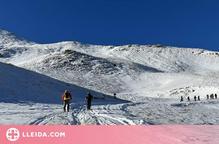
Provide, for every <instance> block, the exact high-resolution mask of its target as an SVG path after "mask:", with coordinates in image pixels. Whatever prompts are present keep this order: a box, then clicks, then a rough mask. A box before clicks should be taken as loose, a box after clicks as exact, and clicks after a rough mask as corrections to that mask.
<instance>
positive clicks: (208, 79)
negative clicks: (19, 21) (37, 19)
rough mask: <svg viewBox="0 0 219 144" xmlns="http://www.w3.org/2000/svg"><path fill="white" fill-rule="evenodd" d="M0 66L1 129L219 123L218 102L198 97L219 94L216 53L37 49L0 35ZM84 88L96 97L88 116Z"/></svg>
mask: <svg viewBox="0 0 219 144" xmlns="http://www.w3.org/2000/svg"><path fill="white" fill-rule="evenodd" d="M0 62H1V63H0V89H1V97H0V108H1V110H0V113H1V115H2V117H1V120H0V123H1V124H41V125H45V124H70V125H72V124H74V125H77V124H100V125H105V124H106V125H114V124H122V125H136V124H145V125H151V124H153V125H154V124H219V117H218V115H219V111H218V109H219V101H218V100H217V99H211V100H207V99H206V95H207V94H219V79H218V78H219V53H218V52H214V51H207V50H204V49H194V48H176V47H170V46H162V45H124V46H103V45H89V44H81V43H79V42H71V41H68V42H59V43H53V44H37V43H34V42H30V41H27V40H25V39H21V38H18V37H16V36H15V35H14V34H12V33H10V32H7V31H4V30H0ZM65 89H68V90H69V91H70V92H71V93H72V94H73V101H72V104H71V112H69V113H63V112H62V105H61V100H60V96H61V95H62V93H63V92H64V90H65ZM88 91H91V93H92V94H93V95H94V96H96V97H99V99H95V100H94V103H93V106H92V110H91V111H87V110H86V109H85V107H84V98H85V95H86V93H87V92H88ZM113 93H117V98H116V99H114V98H113V97H112V95H113ZM104 95H106V96H105V98H104ZM181 96H183V97H184V101H183V102H180V97H181ZM188 96H189V97H190V99H191V101H190V102H188V101H187V100H186V99H187V97H188ZM194 96H200V98H201V101H194V100H193V97H194Z"/></svg>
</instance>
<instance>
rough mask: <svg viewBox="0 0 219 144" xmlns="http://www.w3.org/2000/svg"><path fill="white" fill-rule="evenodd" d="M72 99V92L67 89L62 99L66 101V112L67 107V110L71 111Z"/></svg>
mask: <svg viewBox="0 0 219 144" xmlns="http://www.w3.org/2000/svg"><path fill="white" fill-rule="evenodd" d="M71 99H72V97H71V94H70V92H68V91H67V90H65V92H64V94H63V95H62V101H63V103H64V107H63V109H64V112H66V108H67V112H69V108H70V105H69V103H70V100H71Z"/></svg>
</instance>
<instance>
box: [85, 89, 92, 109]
mask: <svg viewBox="0 0 219 144" xmlns="http://www.w3.org/2000/svg"><path fill="white" fill-rule="evenodd" d="M92 100H93V96H92V95H91V94H90V92H88V94H87V96H86V102H87V110H90V109H91V102H92Z"/></svg>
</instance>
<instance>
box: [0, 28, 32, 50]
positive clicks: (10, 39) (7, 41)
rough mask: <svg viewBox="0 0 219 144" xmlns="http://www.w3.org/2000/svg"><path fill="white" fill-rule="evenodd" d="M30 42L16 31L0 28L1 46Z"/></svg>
mask: <svg viewBox="0 0 219 144" xmlns="http://www.w3.org/2000/svg"><path fill="white" fill-rule="evenodd" d="M28 43H32V42H29V41H27V40H25V39H24V38H20V37H17V36H16V35H15V34H14V33H12V32H9V31H6V30H3V29H0V46H2V47H5V46H6V47H7V46H13V45H25V44H28Z"/></svg>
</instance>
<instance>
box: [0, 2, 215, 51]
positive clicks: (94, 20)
mask: <svg viewBox="0 0 219 144" xmlns="http://www.w3.org/2000/svg"><path fill="white" fill-rule="evenodd" d="M218 5H219V1H217V0H0V28H1V29H5V30H8V31H11V32H14V33H16V34H17V35H18V36H22V37H24V38H26V39H28V40H32V41H35V42H39V43H51V42H59V41H65V40H75V41H80V42H82V43H90V44H106V45H109V44H113V45H123V44H133V43H134V44H157V43H160V44H164V45H172V46H181V47H199V48H205V49H210V50H218V48H219V41H218V37H219V28H218V26H219V8H218Z"/></svg>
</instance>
